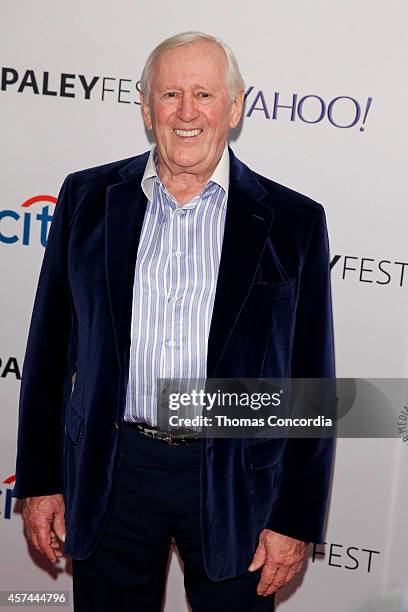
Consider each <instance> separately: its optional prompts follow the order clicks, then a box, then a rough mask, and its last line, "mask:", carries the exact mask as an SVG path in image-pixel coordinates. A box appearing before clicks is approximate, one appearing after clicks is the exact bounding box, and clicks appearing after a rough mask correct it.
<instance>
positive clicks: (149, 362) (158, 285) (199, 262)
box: [124, 145, 229, 425]
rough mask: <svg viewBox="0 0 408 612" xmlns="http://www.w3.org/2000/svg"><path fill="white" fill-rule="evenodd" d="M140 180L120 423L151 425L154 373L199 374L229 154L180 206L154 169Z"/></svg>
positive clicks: (153, 163)
mask: <svg viewBox="0 0 408 612" xmlns="http://www.w3.org/2000/svg"><path fill="white" fill-rule="evenodd" d="M156 168H157V151H156V148H155V147H153V148H152V150H151V152H150V156H149V159H148V162H147V165H146V169H145V172H144V175H143V179H142V189H143V191H144V193H145V195H146V197H147V206H146V213H145V217H144V221H143V227H142V231H141V235H140V241H139V247H138V252H137V259H136V267H135V277H134V287H133V311H132V326H131V347H130V364H129V382H128V387H127V395H126V410H125V417H124V418H125V420H128V421H144V422H146V423H149V424H150V425H157V414H156V412H157V409H156V393H157V379H158V378H171V379H178V378H190V379H205V377H206V369H207V348H208V336H209V331H210V324H211V317H212V312H213V306H214V298H215V289H216V283H217V277H218V270H219V263H220V257H221V248H222V241H223V236H224V226H225V215H226V206H227V197H228V185H229V154H228V148H227V145H226V146H225V150H224V152H223V155H222V157H221V159H220V161H219V163H218V165H217V167H216V169H215V171H214V173H213V175H212V176H211V178H210V179H209V181H208V182H207V184H206V186H205V187H204V189H203V191H202V192H201V193H200V194H199V195H198V196H196V197H195V198H193V199H192V200H191V201H190V202H188V203H187V204H185V205H183V206H180V205H179V204H178V203H177V201H176V200H175V199H174V198H173V196H172V195H171V194H170V193H169V192H168V191H167V189H166V188H165V186H164V185H163V184H162V182H161V180H160V178H159V176H158V174H157V169H156Z"/></svg>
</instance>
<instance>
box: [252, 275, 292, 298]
mask: <svg viewBox="0 0 408 612" xmlns="http://www.w3.org/2000/svg"><path fill="white" fill-rule="evenodd" d="M295 287H296V279H295V278H291V279H290V280H288V281H284V282H282V283H255V284H253V285H252V288H251V291H250V296H251V297H253V298H254V299H255V300H285V299H288V298H291V297H293V296H294V294H295Z"/></svg>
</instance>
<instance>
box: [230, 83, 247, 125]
mask: <svg viewBox="0 0 408 612" xmlns="http://www.w3.org/2000/svg"><path fill="white" fill-rule="evenodd" d="M244 95H245V94H244V90H243V89H242V90H241V91H240V92H239V93H238V94H237V95H236V97H235V100H234V101H233V103H232V109H231V116H230V123H229V126H230V128H234V127H237V125H238V123H239V121H240V119H241V115H242V111H243V108H244Z"/></svg>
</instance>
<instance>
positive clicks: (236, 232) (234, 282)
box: [207, 149, 274, 378]
mask: <svg viewBox="0 0 408 612" xmlns="http://www.w3.org/2000/svg"><path fill="white" fill-rule="evenodd" d="M229 153H230V160H231V167H230V188H229V192H228V202H227V212H226V218H225V229H224V239H223V245H222V251H221V260H220V268H219V273H218V280H217V287H216V293H215V301H214V308H213V315H212V319H211V326H210V335H209V339H208V355H207V376H208V377H209V378H211V377H215V375H216V370H217V367H218V364H219V362H220V360H221V357H222V354H223V352H224V349H225V346H226V344H227V342H228V338H229V336H230V334H231V333H232V330H233V329H234V326H235V324H236V322H237V319H238V317H239V313H240V311H241V309H242V306H243V305H244V302H245V299H246V298H247V296H248V292H249V290H250V287H251V284H252V281H253V278H254V276H255V272H256V269H257V266H258V263H259V260H260V257H261V254H262V250H263V248H264V245H265V242H266V240H267V238H268V235H269V230H270V227H271V223H272V220H273V216H274V213H273V209H272V208H271V207H270V205H268V204H266V203H264V202H262V201H261V200H262V199H263V198H264V197H265V195H266V194H267V192H266V190H265V189H264V188H263V187H262V185H261V184H260V183H259V182H258V181H257V180H256V178H255V176H254V174H253V173H252V172H251V171H250V170H249V168H247V166H245V165H244V164H242V163H241V162H240V161H239V160H238V159H237V158H236V157H235V156H234V154H233V152H232V151H231V149H230V150H229Z"/></svg>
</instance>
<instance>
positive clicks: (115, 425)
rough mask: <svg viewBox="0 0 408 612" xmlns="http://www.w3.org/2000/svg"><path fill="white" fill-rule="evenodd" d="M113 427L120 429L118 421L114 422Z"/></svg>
mask: <svg viewBox="0 0 408 612" xmlns="http://www.w3.org/2000/svg"><path fill="white" fill-rule="evenodd" d="M113 429H114V431H117V430H118V429H119V425H118V424H117V422H116V421H114V423H113Z"/></svg>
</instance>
